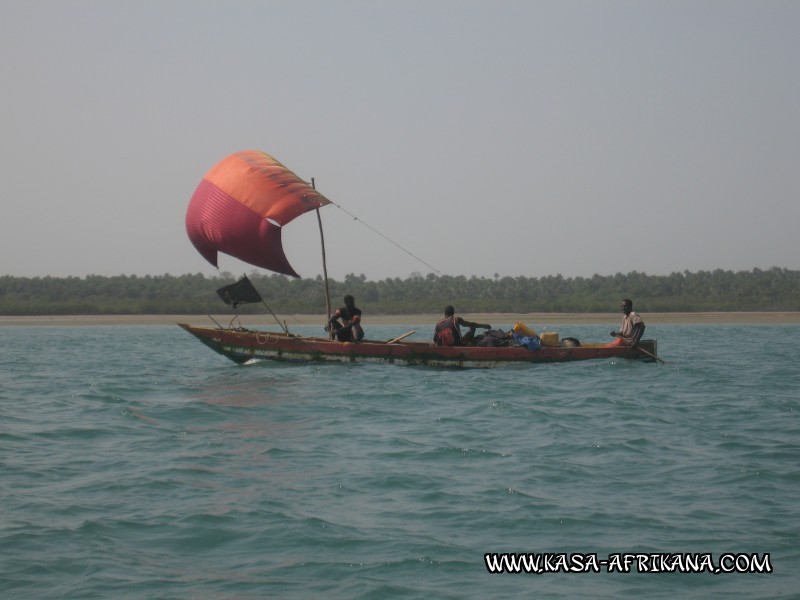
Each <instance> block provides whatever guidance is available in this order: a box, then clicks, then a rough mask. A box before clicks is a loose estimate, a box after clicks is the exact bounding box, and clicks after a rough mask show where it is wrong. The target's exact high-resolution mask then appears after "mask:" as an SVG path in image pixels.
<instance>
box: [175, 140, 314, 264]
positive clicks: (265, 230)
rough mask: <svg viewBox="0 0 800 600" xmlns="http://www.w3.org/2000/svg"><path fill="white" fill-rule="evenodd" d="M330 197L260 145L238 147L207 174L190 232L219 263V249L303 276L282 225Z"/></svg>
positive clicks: (194, 202)
mask: <svg viewBox="0 0 800 600" xmlns="http://www.w3.org/2000/svg"><path fill="white" fill-rule="evenodd" d="M329 203H330V200H328V199H327V198H325V196H323V195H322V194H320V193H319V192H317V191H316V190H314V189H313V188H312V187H311V186H309V185H308V184H307V183H306V182H304V181H303V180H302V179H300V178H299V177H298V176H297V175H295V174H294V173H292V172H291V171H290V170H289V169H287V168H286V167H284V166H283V165H282V164H281V163H279V162H278V161H277V160H275V159H274V158H273V157H271V156H270V155H269V154H266V153H264V152H259V151H257V150H245V151H243V152H237V153H236V154H232V155H230V156H229V157H227V158H225V159H223V160H221V161H220V162H219V163H217V164H216V165H215V166H214V167H213V168H212V169H211V170H210V171H209V172H208V173H206V175H205V177H203V180H202V181H201V182H200V185H198V186H197V189H196V190H195V192H194V195H193V196H192V199H191V201H190V202H189V208H188V209H187V210H186V232H187V233H188V234H189V239H190V240H191V241H192V244H194V247H195V248H197V251H198V252H200V254H201V255H202V256H203V257H204V258H205V259H206V260H207V261H208V262H210V263H211V264H212V265H214V266H215V267H216V266H217V252H224V253H225V254H229V255H231V256H233V257H235V258H238V259H239V260H243V261H245V262H247V263H250V264H251V265H255V266H257V267H261V268H263V269H268V270H270V271H275V272H276V273H283V274H285V275H292V276H293V277H299V275H298V274H297V273H296V272H295V270H294V269H293V268H292V267H291V265H290V264H289V261H288V260H287V259H286V255H285V254H284V252H283V245H282V244H281V228H282V227H283V226H284V225H286V224H287V223H289V222H290V221H291V220H292V219H294V218H295V217H298V216H300V215H302V214H303V213H305V212H308V211H310V210H314V209H315V208H319V207H320V206H325V205H326V204H329Z"/></svg>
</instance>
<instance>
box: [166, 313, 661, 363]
mask: <svg viewBox="0 0 800 600" xmlns="http://www.w3.org/2000/svg"><path fill="white" fill-rule="evenodd" d="M179 326H180V327H182V328H183V329H184V330H186V331H188V332H189V333H191V334H192V335H193V336H195V337H196V338H198V339H199V340H200V341H201V342H203V343H204V344H205V345H206V346H208V347H209V348H211V349H212V350H214V351H215V352H217V353H219V354H221V355H223V356H225V357H227V358H229V359H230V360H232V361H234V362H235V363H238V364H244V363H246V362H249V361H253V360H277V361H287V362H345V363H347V362H368V363H388V364H401V365H421V366H428V367H460V368H492V367H499V366H504V365H512V364H521V363H549V362H569V361H576V360H592V359H601V358H625V359H632V360H644V361H653V360H655V357H656V356H657V343H656V340H642V341H641V342H640V346H639V348H630V347H626V346H614V347H608V346H605V345H604V344H588V345H582V346H577V347H550V346H542V347H541V348H539V349H538V350H535V351H530V350H528V349H526V348H522V347H513V348H505V347H483V346H449V347H448V346H434V345H432V344H430V343H425V342H404V341H403V342H397V343H386V342H380V341H370V340H362V341H361V342H358V343H348V342H345V343H342V342H338V341H331V340H328V339H324V338H318V337H302V336H294V335H291V334H290V335H287V334H285V333H282V332H266V331H257V330H251V329H221V328H212V327H194V326H192V325H187V324H185V323H180V324H179Z"/></svg>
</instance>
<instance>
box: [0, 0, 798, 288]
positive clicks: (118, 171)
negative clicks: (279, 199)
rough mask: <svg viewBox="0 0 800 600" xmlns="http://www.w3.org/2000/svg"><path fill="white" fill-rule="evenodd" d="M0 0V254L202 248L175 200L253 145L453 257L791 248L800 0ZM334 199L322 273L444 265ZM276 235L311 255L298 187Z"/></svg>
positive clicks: (123, 261) (417, 242)
mask: <svg viewBox="0 0 800 600" xmlns="http://www.w3.org/2000/svg"><path fill="white" fill-rule="evenodd" d="M0 9H2V10H1V11H0V12H1V13H2V20H0V81H1V82H2V93H0V102H1V103H2V110H1V111H0V132H1V134H2V135H0V165H2V166H1V167H0V190H2V214H1V215H0V257H1V258H0V260H1V261H2V262H1V263H0V275H4V274H10V275H18V276H45V275H53V276H68V275H76V276H84V275H87V274H97V275H120V274H127V275H148V274H149V275H159V274H165V273H170V274H173V275H181V274H184V273H197V272H203V273H207V274H213V273H215V272H216V270H215V269H214V268H213V267H211V266H210V265H209V264H208V263H206V262H205V261H204V260H203V258H202V257H201V256H200V255H199V254H198V253H197V252H196V251H195V249H194V247H193V246H192V245H191V243H190V242H189V239H188V237H187V235H186V231H185V227H184V215H185V212H186V207H187V205H188V202H189V199H190V198H191V196H192V193H193V192H194V189H195V187H196V186H197V184H198V183H199V182H200V180H201V179H202V177H203V175H204V174H205V173H206V171H208V169H210V168H211V167H212V166H213V165H214V164H215V163H216V162H217V161H219V160H221V159H222V158H224V157H225V156H227V155H228V154H231V153H233V152H236V151H239V150H246V149H257V150H263V151H265V152H267V153H269V154H272V155H273V156H275V157H276V158H277V159H278V160H280V161H281V162H283V163H284V164H285V165H286V166H288V167H289V168H290V169H292V170H293V171H294V172H295V173H297V174H298V175H299V176H300V177H302V178H304V179H306V180H308V181H310V179H311V178H312V177H314V178H315V180H316V185H317V189H319V190H320V191H321V192H322V193H323V194H325V195H326V196H327V197H328V198H330V199H331V200H333V201H334V202H336V203H338V204H340V205H341V206H342V207H344V208H346V209H347V210H348V211H350V212H351V213H353V214H354V215H356V216H358V217H359V219H361V220H362V221H364V222H365V223H367V224H369V225H370V226H372V227H374V228H375V229H377V230H378V231H380V232H381V233H382V234H384V235H385V236H387V237H388V238H390V239H392V240H393V241H395V242H396V243H397V244H399V245H401V246H403V247H404V248H407V249H408V250H409V251H411V252H412V253H413V254H415V255H417V256H419V257H420V258H421V259H423V260H424V261H425V262H427V263H429V264H430V265H432V266H433V267H435V269H437V270H438V271H439V272H440V273H442V274H448V275H473V274H474V275H484V276H493V275H494V274H496V273H497V274H500V275H511V276H518V275H523V276H529V277H541V276H545V275H555V274H557V273H561V274H562V275H564V276H569V277H571V276H578V275H582V276H591V275H592V274H594V273H599V274H601V275H608V274H613V273H616V272H623V273H627V272H629V271H632V270H638V271H643V272H646V273H649V274H666V273H670V272H673V271H683V270H690V271H697V270H700V269H715V268H722V269H733V270H747V269H752V268H754V267H759V268H768V267H770V266H779V267H787V268H791V269H798V268H800V242H799V241H798V240H800V235H798V229H799V228H800V202H799V201H798V200H799V199H798V189H800V35H798V25H800V2H797V1H794V0H788V1H782V2H781V1H770V0H758V1H756V0H754V1H751V2H738V1H731V0H718V1H702V0H699V1H698V0H691V1H668V2H659V1H647V2H641V1H639V0H632V1H629V2H622V1H596V2H594V1H588V0H586V1H572V2H571V1H561V0H559V1H546V2H537V1H521V0H520V1H509V0H506V1H502V0H500V1H498V0H491V1H490V0H486V1H482V2H470V1H464V0H458V1H455V0H454V1H446V0H424V1H423V0H419V1H416V0H402V1H400V0H385V1H371V0H370V1H366V0H365V1H351V0H339V1H302V0H299V1H298V0H291V1H289V0H286V1H280V2H278V1H236V0H231V1H223V0H218V1H213V2H212V1H202V0H113V1H105V0H103V1H101V0H58V1H56V0H53V1H42V0H0ZM322 217H323V223H324V226H325V238H326V249H327V255H328V271H329V274H330V275H331V276H332V277H334V278H337V279H341V278H343V277H344V275H345V274H347V273H355V274H364V275H366V276H367V277H368V278H369V279H373V280H374V279H383V278H386V277H401V278H405V277H407V276H408V275H410V274H411V273H413V272H415V271H418V272H420V273H422V274H426V273H428V272H431V270H430V269H429V268H428V267H426V266H425V265H424V264H422V263H420V262H418V261H417V260H415V259H414V258H412V257H411V256H409V255H408V254H406V253H405V252H403V251H402V250H400V249H398V248H397V247H396V246H394V245H392V244H390V243H388V242H387V241H386V240H385V239H383V238H382V237H380V236H378V235H376V234H375V233H373V232H372V231H371V230H370V229H368V228H366V227H364V226H363V225H361V224H359V223H358V222H355V221H353V219H352V218H351V217H349V216H348V215H346V214H345V213H343V212H342V211H340V210H339V209H338V208H336V207H333V206H328V207H326V208H324V209H323V210H322ZM284 239H285V246H286V248H287V256H288V258H289V261H290V262H291V263H292V265H293V266H294V267H295V269H296V270H297V271H298V272H299V273H300V274H301V275H302V276H304V277H314V276H316V275H317V274H318V273H321V271H322V267H321V259H320V244H319V237H318V231H317V222H316V218H315V217H314V215H313V213H312V214H307V215H304V216H302V217H300V218H298V219H296V220H295V221H294V222H292V223H290V224H289V225H287V226H286V228H285V229H284ZM220 270H221V271H231V272H233V273H234V274H238V273H242V272H250V271H251V270H253V268H252V267H250V266H249V265H246V264H244V263H241V262H239V261H237V260H234V259H232V258H230V257H227V256H225V255H220Z"/></svg>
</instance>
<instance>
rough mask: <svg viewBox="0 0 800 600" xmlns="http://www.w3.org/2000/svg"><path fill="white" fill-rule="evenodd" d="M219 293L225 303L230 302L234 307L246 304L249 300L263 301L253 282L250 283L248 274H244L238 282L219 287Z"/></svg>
mask: <svg viewBox="0 0 800 600" xmlns="http://www.w3.org/2000/svg"><path fill="white" fill-rule="evenodd" d="M217 294H219V297H220V298H222V301H223V302H224V303H225V304H229V305H231V306H232V307H233V308H237V307H238V306H239V305H240V304H246V303H248V302H263V300H262V299H261V296H260V295H259V294H258V292H257V291H256V288H254V287H253V284H252V283H250V280H249V279H248V278H247V275H245V276H243V277H242V278H241V279H240V280H239V281H237V282H236V283H232V284H230V285H226V286H224V287H221V288H219V289H218V290H217Z"/></svg>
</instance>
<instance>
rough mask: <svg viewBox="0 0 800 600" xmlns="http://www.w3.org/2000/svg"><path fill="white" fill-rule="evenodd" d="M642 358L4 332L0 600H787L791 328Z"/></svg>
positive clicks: (143, 333) (793, 475)
mask: <svg viewBox="0 0 800 600" xmlns="http://www.w3.org/2000/svg"><path fill="white" fill-rule="evenodd" d="M495 325H502V324H495ZM508 325H509V324H505V326H506V327H508ZM615 325H616V323H615V322H610V323H609V325H558V324H548V325H547V328H548V329H549V330H555V331H558V332H559V333H560V334H561V335H562V337H563V336H572V337H577V338H579V339H582V340H584V341H602V340H606V339H607V338H608V330H609V329H610V327H612V326H615ZM531 326H532V327H534V328H536V329H537V330H539V329H543V328H544V327H545V324H538V323H537V324H533V323H532V324H531ZM317 329H319V328H297V331H298V332H299V333H319V332H318V331H317ZM409 329H417V330H418V331H420V332H421V333H419V334H417V335H416V336H415V338H414V339H428V338H429V334H430V330H431V326H430V324H419V325H417V326H411V327H409V326H381V327H367V333H368V335H369V337H370V338H373V339H390V338H392V337H394V336H397V335H400V334H402V333H405V332H406V331H407V330H409ZM423 332H424V335H423ZM647 334H648V336H652V337H656V338H658V341H659V346H658V347H659V354H660V356H661V357H662V358H663V359H664V360H665V361H667V362H666V364H656V363H649V364H648V363H642V362H637V361H626V360H594V361H587V362H576V363H564V364H543V365H524V366H510V367H503V368H498V369H490V370H482V369H474V370H447V369H430V368H422V367H405V366H395V365H367V364H363V365H362V364H279V363H271V362H259V363H256V364H251V365H245V366H237V365H235V364H234V363H232V362H230V361H229V360H227V359H225V358H224V357H222V356H219V355H217V354H215V353H213V352H212V351H211V350H210V349H208V348H207V347H205V346H203V345H202V344H201V343H200V342H199V341H198V340H196V339H194V338H193V337H191V336H190V335H188V334H187V333H186V332H184V331H182V330H181V329H179V328H178V327H163V326H162V327H150V326H138V327H123V326H118V327H99V326H98V327H29V328H22V327H4V328H0V598H37V599H38V598H215V599H256V598H485V597H519V598H530V597H542V598H576V597H592V598H623V597H625V598H698V599H700V598H703V599H705V598H731V597H742V598H789V597H795V598H796V597H798V596H797V594H798V590H800V507H799V505H798V504H799V501H800V423H799V422H798V408H800V399H798V390H800V352H799V351H798V344H797V340H798V337H800V327H798V326H797V325H773V326H758V327H755V326H741V325H736V326H733V325H730V326H728V325H651V326H649V327H648V330H647ZM502 553H513V554H514V555H517V554H521V555H525V556H527V557H528V558H531V559H532V558H534V557H535V556H538V557H540V558H542V557H548V560H549V561H550V562H549V563H547V564H546V563H545V562H541V563H539V567H538V571H539V572H530V571H533V570H534V569H530V568H529V569H528V571H529V572H520V573H516V574H509V573H507V572H504V573H490V569H489V567H487V562H486V555H489V556H492V555H495V554H496V555H498V556H500V555H502ZM676 554H677V555H681V556H684V555H685V556H689V557H695V560H697V561H699V563H698V564H700V565H701V567H702V568H701V569H698V568H697V565H695V567H691V566H690V567H677V568H676V569H675V570H674V571H673V572H663V571H664V570H665V569H663V568H662V569H659V563H658V561H656V560H655V559H642V561H643V562H641V563H639V562H637V561H638V560H640V558H636V557H637V556H638V557H642V556H652V555H658V556H665V555H666V556H671V555H676ZM726 555H727V556H728V559H727V560H728V563H726V565H725V566H727V567H733V568H736V567H738V568H740V570H745V571H747V570H748V567H752V563H753V562H755V563H756V568H755V569H752V568H751V569H750V570H761V571H766V570H769V571H771V572H762V573H748V572H743V573H727V572H720V573H713V572H711V571H712V570H713V569H714V568H716V567H718V566H720V563H721V560H722V557H723V556H726ZM559 556H561V557H565V556H566V557H573V558H574V557H576V556H579V557H583V558H584V559H585V560H589V561H591V558H590V557H592V556H594V557H595V559H596V561H597V563H598V565H600V567H599V568H598V569H595V568H591V567H592V566H593V565H592V564H591V562H590V563H589V565H588V567H590V568H587V569H582V570H583V571H585V572H576V570H574V567H575V563H574V562H571V563H569V564H568V565H566V566H568V567H571V568H565V563H563V562H562V563H559V562H558V560H559V559H558V557H559ZM703 556H706V557H709V558H708V560H709V561H713V562H705V563H703V562H702V561H703V560H706V559H702V558H698V557H703ZM615 557H616V558H615ZM750 559H753V560H752V561H751V560H750ZM765 559H766V561H765ZM602 561H605V562H602ZM609 561H610V562H609ZM615 561H616V563H615ZM759 561H760V562H759ZM759 565H760V566H759ZM663 566H664V565H663V564H662V567H663ZM626 567H627V568H626ZM766 567H768V568H766ZM654 568H655V569H656V570H661V571H662V572H642V571H644V570H650V571H652V570H653V569H654ZM687 570H700V571H701V572H686V571H687ZM523 571H524V569H523ZM564 571H566V572H564Z"/></svg>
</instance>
